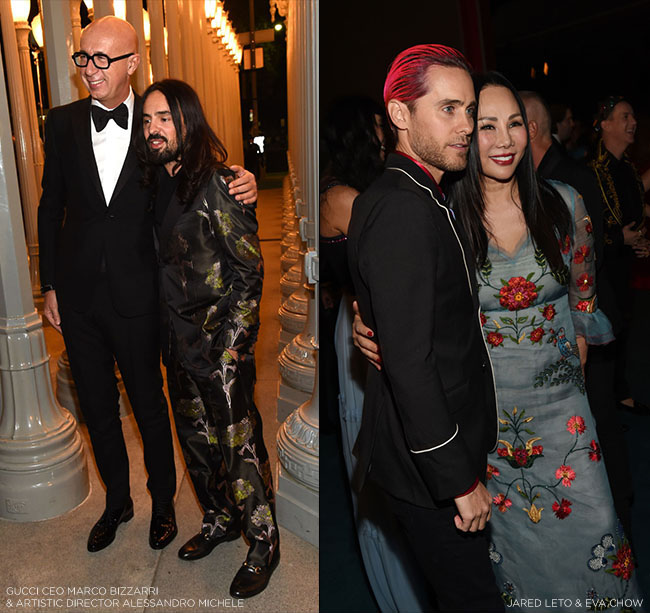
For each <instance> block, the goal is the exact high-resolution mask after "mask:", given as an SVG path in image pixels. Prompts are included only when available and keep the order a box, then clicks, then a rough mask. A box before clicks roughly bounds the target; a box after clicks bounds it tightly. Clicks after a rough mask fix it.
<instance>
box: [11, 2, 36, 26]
mask: <svg viewBox="0 0 650 613" xmlns="http://www.w3.org/2000/svg"><path fill="white" fill-rule="evenodd" d="M30 8H31V2H30V0H11V12H12V13H13V16H14V22H16V23H19V22H23V21H27V19H28V17H29V9H30Z"/></svg>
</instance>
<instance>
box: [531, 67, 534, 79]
mask: <svg viewBox="0 0 650 613" xmlns="http://www.w3.org/2000/svg"><path fill="white" fill-rule="evenodd" d="M530 78H531V79H534V78H535V67H534V66H533V67H532V68H531V69H530Z"/></svg>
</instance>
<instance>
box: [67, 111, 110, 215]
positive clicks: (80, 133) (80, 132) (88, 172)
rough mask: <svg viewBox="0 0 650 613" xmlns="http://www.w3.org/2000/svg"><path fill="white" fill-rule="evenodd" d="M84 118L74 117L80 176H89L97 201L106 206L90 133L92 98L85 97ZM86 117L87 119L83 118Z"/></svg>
mask: <svg viewBox="0 0 650 613" xmlns="http://www.w3.org/2000/svg"><path fill="white" fill-rule="evenodd" d="M85 103H86V104H85V105H84V109H85V111H84V112H83V114H82V119H81V120H79V119H77V118H73V120H72V122H71V123H72V130H73V133H74V138H75V140H76V142H77V146H78V148H79V157H78V159H77V164H78V165H79V167H78V169H77V170H78V173H79V176H82V177H83V176H85V177H89V178H90V181H91V183H92V184H93V186H94V187H95V190H96V191H97V194H98V196H99V200H98V201H97V202H98V203H99V204H100V205H101V206H103V207H106V200H105V199H104V190H102V183H101V180H100V178H99V171H98V170H97V161H96V160H95V152H94V151H93V140H92V135H91V133H90V121H91V119H90V98H86V99H85ZM83 117H85V119H83Z"/></svg>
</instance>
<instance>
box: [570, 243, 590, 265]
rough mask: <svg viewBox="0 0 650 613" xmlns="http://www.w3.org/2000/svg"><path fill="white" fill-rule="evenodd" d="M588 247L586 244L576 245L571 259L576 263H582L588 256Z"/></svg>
mask: <svg viewBox="0 0 650 613" xmlns="http://www.w3.org/2000/svg"><path fill="white" fill-rule="evenodd" d="M590 251H591V250H590V249H589V247H587V245H582V247H578V248H577V249H576V251H575V253H574V254H573V261H574V262H575V263H576V264H582V263H583V262H584V261H585V260H586V259H587V258H588V257H589V253H590Z"/></svg>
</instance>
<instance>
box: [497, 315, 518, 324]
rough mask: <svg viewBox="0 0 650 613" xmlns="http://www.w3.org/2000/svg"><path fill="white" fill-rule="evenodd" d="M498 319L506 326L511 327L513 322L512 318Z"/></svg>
mask: <svg viewBox="0 0 650 613" xmlns="http://www.w3.org/2000/svg"><path fill="white" fill-rule="evenodd" d="M499 319H500V320H501V321H502V322H503V323H504V324H508V325H511V326H512V325H513V324H514V323H515V322H514V321H513V319H512V317H499Z"/></svg>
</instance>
